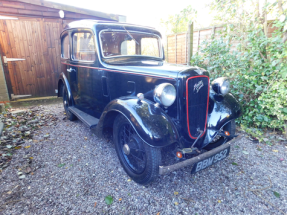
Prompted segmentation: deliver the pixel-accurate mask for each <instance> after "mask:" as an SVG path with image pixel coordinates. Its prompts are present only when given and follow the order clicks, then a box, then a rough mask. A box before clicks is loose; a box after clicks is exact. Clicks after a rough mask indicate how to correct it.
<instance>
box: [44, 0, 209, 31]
mask: <svg viewBox="0 0 287 215" xmlns="http://www.w3.org/2000/svg"><path fill="white" fill-rule="evenodd" d="M48 1H53V2H58V3H62V4H67V5H72V6H76V7H80V8H86V9H90V10H95V11H101V12H106V13H114V14H120V15H125V16H126V17H127V22H128V23H134V24H139V25H144V26H150V27H154V28H156V29H157V30H159V31H160V32H161V33H162V34H165V29H164V28H163V26H161V25H160V20H161V19H167V18H168V15H173V14H177V13H179V12H180V11H181V10H183V9H184V8H186V7H187V6H189V5H192V7H193V8H195V9H196V10H197V11H198V18H199V19H200V23H201V24H203V25H204V26H209V24H210V22H211V17H210V15H209V12H208V11H206V9H205V5H206V4H207V3H208V2H210V0H196V1H195V0H174V1H167V0H141V1H136V0H109V1H103V0H101V1H96V0H48ZM195 28H196V26H195Z"/></svg>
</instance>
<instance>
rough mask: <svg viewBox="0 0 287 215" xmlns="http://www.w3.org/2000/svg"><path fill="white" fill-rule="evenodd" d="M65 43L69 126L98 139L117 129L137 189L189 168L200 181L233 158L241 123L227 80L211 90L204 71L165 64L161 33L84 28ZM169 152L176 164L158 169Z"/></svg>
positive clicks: (126, 27) (123, 26)
mask: <svg viewBox="0 0 287 215" xmlns="http://www.w3.org/2000/svg"><path fill="white" fill-rule="evenodd" d="M61 43H62V48H61V63H62V64H63V65H62V67H63V68H64V69H63V73H62V74H61V76H60V79H59V82H58V96H59V97H63V103H64V108H65V111H66V116H67V118H68V119H69V120H74V119H76V118H78V119H80V120H81V121H83V123H84V124H86V125H87V126H88V127H89V128H91V129H93V128H94V129H95V132H96V134H97V135H98V136H102V133H103V131H104V129H106V128H112V132H113V142H114V144H115V148H116V152H117V155H118V157H119V160H120V162H121V164H122V166H123V168H124V170H125V171H126V173H127V174H128V175H129V176H130V177H131V178H132V179H133V180H134V181H135V182H137V183H139V184H148V183H150V182H152V181H153V180H154V179H155V178H156V177H157V176H158V175H159V174H164V173H167V172H170V171H173V170H175V169H178V168H181V167H184V166H187V165H190V166H192V165H193V168H192V172H193V173H195V172H198V171H200V170H202V169H205V168H206V167H208V166H210V165H212V164H214V163H216V162H217V161H220V160H222V159H224V158H225V157H227V156H228V154H229V150H230V143H231V142H233V141H234V139H233V140H231V139H232V138H234V137H235V122H234V120H235V119H236V118H238V117H239V116H240V115H241V106H240V104H239V103H238V101H237V100H236V99H235V98H234V96H233V95H232V94H231V93H229V89H230V84H229V80H228V79H227V78H224V77H221V78H217V79H215V80H214V81H213V82H212V83H211V84H210V80H209V73H208V72H207V71H206V70H204V69H201V68H198V67H195V66H185V65H171V64H168V63H166V62H165V56H164V49H163V45H162V40H161V34H160V33H159V32H158V31H157V30H155V29H153V28H149V27H143V26H138V25H132V24H127V23H119V22H109V21H97V20H82V21H76V22H72V23H70V24H69V25H68V26H67V27H66V28H65V29H64V31H63V32H62V34H61ZM230 140H231V141H230ZM166 146H173V147H170V148H172V149H174V156H176V157H177V158H178V161H179V162H177V163H175V164H172V165H168V166H162V165H161V157H162V156H161V155H162V154H161V153H162V152H161V149H162V148H164V147H166ZM190 155H192V156H193V157H192V156H190ZM188 156H189V157H188Z"/></svg>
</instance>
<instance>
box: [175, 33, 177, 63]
mask: <svg viewBox="0 0 287 215" xmlns="http://www.w3.org/2000/svg"><path fill="white" fill-rule="evenodd" d="M174 36H175V39H174V41H175V64H177V34H175V35H174Z"/></svg>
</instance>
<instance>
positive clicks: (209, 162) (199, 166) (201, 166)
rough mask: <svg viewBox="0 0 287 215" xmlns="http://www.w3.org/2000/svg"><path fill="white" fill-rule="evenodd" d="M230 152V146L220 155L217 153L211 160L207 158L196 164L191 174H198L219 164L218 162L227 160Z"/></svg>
mask: <svg viewBox="0 0 287 215" xmlns="http://www.w3.org/2000/svg"><path fill="white" fill-rule="evenodd" d="M229 152H230V146H229V147H228V148H226V149H224V150H222V151H220V152H218V153H216V154H215V155H212V156H210V157H209V158H206V159H204V160H202V161H200V162H198V163H196V164H194V166H193V167H192V170H191V174H193V173H196V172H198V171H200V170H203V169H205V168H207V167H209V166H211V165H213V164H215V163H217V162H218V161H221V160H223V159H224V158H226V157H227V156H228V155H229Z"/></svg>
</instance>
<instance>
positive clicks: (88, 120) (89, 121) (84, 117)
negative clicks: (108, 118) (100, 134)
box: [69, 107, 99, 129]
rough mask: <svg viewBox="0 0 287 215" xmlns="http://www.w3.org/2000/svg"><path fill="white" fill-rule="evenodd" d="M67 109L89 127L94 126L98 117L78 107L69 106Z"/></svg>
mask: <svg viewBox="0 0 287 215" xmlns="http://www.w3.org/2000/svg"><path fill="white" fill-rule="evenodd" d="M69 111H71V112H72V113H73V114H74V115H75V116H76V117H77V118H78V119H79V120H81V121H82V122H83V123H84V124H86V125H87V126H89V128H90V129H92V128H93V127H95V126H96V125H97V124H98V122H99V119H97V118H95V117H93V116H91V115H89V114H87V113H85V112H83V111H81V110H79V109H78V108H75V107H69Z"/></svg>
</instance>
